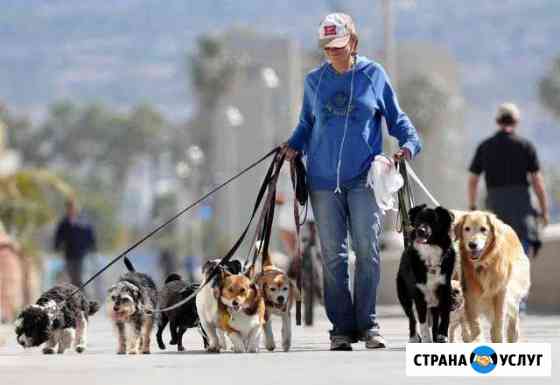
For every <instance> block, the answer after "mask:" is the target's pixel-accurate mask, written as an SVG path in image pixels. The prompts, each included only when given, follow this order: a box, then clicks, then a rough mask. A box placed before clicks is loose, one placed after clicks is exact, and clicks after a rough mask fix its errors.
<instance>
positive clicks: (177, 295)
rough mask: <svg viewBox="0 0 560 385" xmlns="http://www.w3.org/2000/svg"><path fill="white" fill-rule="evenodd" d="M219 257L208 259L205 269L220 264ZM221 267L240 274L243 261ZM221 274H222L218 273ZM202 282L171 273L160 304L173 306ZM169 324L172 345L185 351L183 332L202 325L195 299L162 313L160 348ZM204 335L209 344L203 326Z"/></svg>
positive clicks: (201, 331)
mask: <svg viewBox="0 0 560 385" xmlns="http://www.w3.org/2000/svg"><path fill="white" fill-rule="evenodd" d="M218 262H219V259H215V260H210V261H207V262H206V263H205V264H204V267H203V271H210V270H212V269H213V268H215V267H217V266H218ZM220 268H221V269H224V270H227V271H228V272H230V273H232V274H239V273H240V272H241V263H240V262H239V261H237V260H232V261H229V262H227V263H226V264H225V265H223V266H221V267H220ZM218 276H220V274H218ZM209 285H212V286H214V285H216V283H215V282H214V283H209ZM199 287H200V284H197V283H194V284H189V283H187V282H185V281H184V280H182V279H181V276H180V275H179V274H176V273H173V274H170V275H169V276H168V277H167V278H166V280H165V285H164V287H163V288H162V290H161V291H160V293H159V306H160V308H162V309H164V308H166V307H169V306H172V305H174V304H176V303H177V302H179V301H181V300H183V299H185V298H187V297H189V296H190V295H191V294H192V293H194V292H195V291H196V290H197V289H198V288H199ZM168 323H169V324H170V325H169V331H170V333H171V341H169V344H170V345H177V350H178V351H184V350H185V348H184V346H183V334H184V333H185V332H186V331H187V329H190V328H194V327H200V321H199V317H198V312H197V310H196V301H195V300H194V299H193V300H191V301H189V302H187V303H185V304H183V305H182V306H181V307H179V308H177V309H172V310H169V311H164V312H162V313H161V317H160V319H159V322H158V331H157V334H156V335H157V341H158V345H159V348H160V349H162V350H164V349H165V344H164V343H163V336H162V334H163V331H164V329H165V327H166V326H167V324H168ZM199 330H200V333H201V335H202V340H203V343H204V347H205V348H206V347H207V346H208V337H207V336H206V332H205V331H204V329H203V328H202V327H200V328H199Z"/></svg>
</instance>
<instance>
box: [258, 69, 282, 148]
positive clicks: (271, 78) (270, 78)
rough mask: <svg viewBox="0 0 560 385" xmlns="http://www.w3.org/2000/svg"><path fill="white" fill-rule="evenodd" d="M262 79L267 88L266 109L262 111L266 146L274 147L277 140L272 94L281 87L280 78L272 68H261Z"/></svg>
mask: <svg viewBox="0 0 560 385" xmlns="http://www.w3.org/2000/svg"><path fill="white" fill-rule="evenodd" d="M261 78H262V81H263V84H264V86H265V88H266V90H265V95H264V108H263V109H262V110H261V111H262V122H263V123H262V124H263V127H265V140H266V146H272V145H273V144H274V140H275V135H274V134H275V132H274V131H275V127H274V116H275V115H274V114H273V109H272V96H273V95H272V92H273V90H274V89H276V88H278V87H279V86H280V78H279V77H278V74H277V73H276V71H275V70H274V68H271V67H263V68H261Z"/></svg>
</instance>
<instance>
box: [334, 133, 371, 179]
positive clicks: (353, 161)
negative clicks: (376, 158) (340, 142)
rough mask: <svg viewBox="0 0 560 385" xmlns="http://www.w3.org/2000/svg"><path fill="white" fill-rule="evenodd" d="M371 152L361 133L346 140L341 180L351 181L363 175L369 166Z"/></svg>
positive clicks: (354, 134)
mask: <svg viewBox="0 0 560 385" xmlns="http://www.w3.org/2000/svg"><path fill="white" fill-rule="evenodd" d="M371 155H372V150H371V147H370V146H369V144H368V143H367V142H366V140H365V139H364V137H363V135H362V134H361V133H353V134H351V135H349V136H348V137H347V138H346V143H345V144H344V150H343V152H342V165H341V175H340V177H341V180H349V179H353V178H355V177H356V176H358V175H360V174H361V173H363V172H364V171H365V170H366V169H367V168H368V167H369V164H370V161H371Z"/></svg>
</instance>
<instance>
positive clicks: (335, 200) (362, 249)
mask: <svg viewBox="0 0 560 385" xmlns="http://www.w3.org/2000/svg"><path fill="white" fill-rule="evenodd" d="M341 189H342V192H341V193H335V192H334V191H332V190H317V191H311V204H312V206H313V213H314V215H315V221H316V223H317V226H318V230H319V237H320V239H321V249H322V255H323V285H324V294H325V308H326V311H327V317H328V318H329V320H330V321H331V323H332V324H333V330H332V331H331V335H348V336H351V335H356V334H357V333H363V332H366V331H368V330H373V331H377V330H378V328H379V326H378V324H377V320H376V315H375V302H376V299H377V286H378V284H379V277H380V273H379V235H380V233H381V230H382V214H381V212H380V210H379V208H378V207H377V203H376V202H375V197H374V194H373V191H371V189H370V188H368V187H366V184H365V179H363V178H361V179H358V180H356V181H354V182H352V183H348V184H347V185H346V186H341ZM348 235H350V238H351V245H352V249H353V250H354V252H355V254H356V269H355V277H354V301H352V296H351V293H350V288H349V284H348V282H349V281H348V279H349V277H348V248H349V244H348V243H349V237H348Z"/></svg>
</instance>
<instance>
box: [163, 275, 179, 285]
mask: <svg viewBox="0 0 560 385" xmlns="http://www.w3.org/2000/svg"><path fill="white" fill-rule="evenodd" d="M180 280H181V276H180V275H179V274H177V273H171V274H169V275H168V276H167V278H165V283H169V282H173V281H180Z"/></svg>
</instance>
